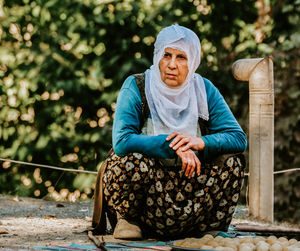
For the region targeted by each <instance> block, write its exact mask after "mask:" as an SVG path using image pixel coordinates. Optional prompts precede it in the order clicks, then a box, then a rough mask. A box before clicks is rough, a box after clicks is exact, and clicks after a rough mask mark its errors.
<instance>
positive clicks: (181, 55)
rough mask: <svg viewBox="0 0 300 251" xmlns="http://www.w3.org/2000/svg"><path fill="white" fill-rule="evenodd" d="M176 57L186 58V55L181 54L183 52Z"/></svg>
mask: <svg viewBox="0 0 300 251" xmlns="http://www.w3.org/2000/svg"><path fill="white" fill-rule="evenodd" d="M177 57H178V58H180V59H186V56H185V55H183V54H179V55H178V56H177Z"/></svg>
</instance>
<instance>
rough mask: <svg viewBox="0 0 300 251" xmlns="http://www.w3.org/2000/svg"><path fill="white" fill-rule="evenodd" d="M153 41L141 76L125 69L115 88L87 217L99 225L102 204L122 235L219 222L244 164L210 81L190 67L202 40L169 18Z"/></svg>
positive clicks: (231, 203) (175, 231)
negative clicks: (108, 147)
mask: <svg viewBox="0 0 300 251" xmlns="http://www.w3.org/2000/svg"><path fill="white" fill-rule="evenodd" d="M154 47H155V49H154V58H153V65H152V66H151V67H150V69H148V70H147V71H146V72H145V81H144V80H143V79H142V80H141V79H140V77H141V75H137V76H130V77H128V78H127V79H126V80H125V82H124V84H123V86H122V89H121V91H120V94H119V97H118V100H117V108H116V113H115V119H114V125H113V148H114V152H112V153H111V154H110V156H109V157H108V158H107V160H106V162H105V165H104V166H103V167H102V168H101V170H102V173H103V175H98V182H97V186H96V195H95V208H94V217H93V225H94V227H95V229H97V228H98V229H100V227H101V226H100V225H101V224H103V222H102V223H101V224H100V219H99V218H100V217H101V214H102V216H103V212H104V211H106V212H107V213H108V216H109V218H110V219H111V224H112V226H113V227H114V225H115V223H116V222H114V218H113V217H112V216H114V215H115V216H117V224H116V226H115V228H114V237H115V238H121V239H139V238H142V236H143V234H144V235H148V234H149V233H150V234H151V235H155V236H158V237H163V238H176V237H183V236H189V235H194V234H195V233H199V232H203V231H208V230H226V229H227V228H228V225H229V224H230V221H231V218H232V214H233V212H234V209H235V206H236V204H237V201H238V198H239V194H240V190H241V186H242V178H243V169H244V166H245V164H244V160H243V156H242V155H241V154H234V153H240V152H243V151H244V150H245V149H246V136H245V134H244V132H243V131H242V129H241V128H240V126H239V124H238V123H237V121H236V119H235V118H234V116H233V114H232V113H231V111H230V109H229V108H228V106H227V104H226V102H225V101H224V98H223V97H222V95H221V94H220V93H219V91H218V90H217V88H216V87H215V86H214V85H213V84H212V83H211V82H210V81H209V80H207V79H205V78H202V77H201V76H200V75H199V74H196V73H195V71H196V69H197V68H198V66H199V64H200V53H201V45H200V41H199V38H198V37H197V35H196V34H195V33H194V32H193V31H191V30H189V29H187V28H185V27H182V26H179V25H172V26H169V27H167V28H165V29H163V30H162V31H161V32H160V33H159V35H158V37H157V40H156V42H155V44H154ZM142 77H143V76H142ZM141 86H142V87H141ZM147 111H149V112H148V113H147ZM145 114H146V115H145ZM203 125H204V126H203ZM205 125H206V126H205ZM206 131H208V134H207V132H206ZM229 153H231V156H229V157H228V156H227V158H225V157H224V154H229ZM104 169H105V170H104ZM100 173H101V172H100ZM102 176H103V177H102ZM102 183H103V184H102ZM102 186H103V188H104V190H103V194H104V198H103V202H102V204H103V210H102V213H101V212H100V213H99V203H101V201H99V199H98V197H97V196H99V194H100V196H101V195H102V192H101V189H102ZM102 219H103V217H102ZM102 221H103V220H102Z"/></svg>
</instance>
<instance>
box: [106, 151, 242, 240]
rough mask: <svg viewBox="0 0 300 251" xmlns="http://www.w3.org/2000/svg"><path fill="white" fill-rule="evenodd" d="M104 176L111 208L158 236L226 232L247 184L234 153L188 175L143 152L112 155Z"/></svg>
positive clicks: (203, 164) (237, 157) (202, 166)
mask: <svg viewBox="0 0 300 251" xmlns="http://www.w3.org/2000/svg"><path fill="white" fill-rule="evenodd" d="M106 165H107V166H106V171H105V174H104V176H103V181H104V198H105V200H106V201H107V205H108V210H110V211H111V212H114V213H116V212H118V213H119V214H120V215H121V216H123V217H125V218H130V219H135V220H137V221H139V222H140V223H141V224H142V225H143V226H144V228H143V230H144V229H148V232H151V233H155V234H156V235H157V236H163V237H176V236H185V235H189V233H193V235H194V234H195V233H199V232H203V231H210V230H223V231H224V230H225V231H226V230H227V228H228V226H229V224H230V221H231V219H232V215H233V213H234V210H235V207H236V205H237V202H238V199H239V196H240V191H241V187H242V183H243V177H244V168H245V160H244V156H243V155H242V154H236V155H231V156H229V157H227V158H226V159H224V161H223V164H222V165H215V164H208V163H202V165H201V173H200V175H199V176H198V175H197V174H196V173H194V174H193V175H192V177H191V178H187V177H186V176H185V175H184V172H183V171H182V170H181V167H165V166H162V164H161V163H160V162H159V161H157V160H155V159H152V158H146V157H144V156H143V155H142V154H140V153H132V154H129V155H127V156H124V157H119V156H117V155H116V154H112V155H110V156H109V157H108V159H107V162H106Z"/></svg>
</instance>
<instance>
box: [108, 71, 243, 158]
mask: <svg viewBox="0 0 300 251" xmlns="http://www.w3.org/2000/svg"><path fill="white" fill-rule="evenodd" d="M203 80H204V83H205V88H206V94H207V104H208V111H209V121H208V129H209V131H210V134H209V135H205V136H201V137H202V139H203V141H204V143H205V148H204V150H203V157H204V159H207V158H210V157H211V156H214V155H218V154H225V153H238V152H243V151H245V149H246V147H247V138H246V135H245V133H244V132H243V130H242V129H241V127H240V125H239V124H238V122H237V121H236V119H235V117H234V116H233V114H232V112H231V111H230V109H229V107H228V105H227V104H226V102H225V100H224V98H223V96H222V95H221V94H220V92H219V90H218V89H217V88H216V87H215V86H214V85H213V84H212V83H211V82H210V81H209V80H208V79H206V78H203ZM141 120H142V99H141V95H140V91H139V89H138V87H137V85H136V81H135V78H134V77H133V76H130V77H128V78H127V79H126V80H125V82H124V84H123V86H122V88H121V90H120V93H119V96H118V99H117V107H116V112H115V117H114V123H113V148H114V151H115V153H116V154H117V155H119V156H125V155H126V154H128V153H133V152H138V153H142V154H145V155H147V156H149V157H154V158H168V159H170V158H174V157H175V156H176V153H175V151H174V150H173V149H172V148H170V147H169V144H170V142H171V141H166V137H167V136H168V135H166V134H161V135H157V136H149V135H143V134H141V129H142V128H141V127H142V126H143V125H141Z"/></svg>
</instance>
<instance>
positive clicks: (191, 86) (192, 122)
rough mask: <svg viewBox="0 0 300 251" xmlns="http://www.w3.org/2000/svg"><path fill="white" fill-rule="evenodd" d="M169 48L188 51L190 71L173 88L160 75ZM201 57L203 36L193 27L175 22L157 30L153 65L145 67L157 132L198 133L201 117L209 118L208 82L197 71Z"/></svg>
mask: <svg viewBox="0 0 300 251" xmlns="http://www.w3.org/2000/svg"><path fill="white" fill-rule="evenodd" d="M166 48H174V49H178V50H181V51H184V52H185V54H186V55H187V59H188V62H187V63H188V70H189V72H188V75H187V77H186V79H185V81H184V83H183V84H182V85H181V86H180V87H179V88H170V87H168V86H167V85H166V84H165V83H164V82H163V81H162V79H161V75H160V70H159V61H160V60H161V58H162V56H163V54H164V52H165V49H166ZM200 60H201V44H200V40H199V38H198V37H197V35H196V34H195V33H194V32H193V31H191V30H190V29H187V28H185V27H182V26H179V25H172V26H169V27H166V28H164V29H163V30H162V31H161V32H160V33H159V34H158V36H157V39H156V42H155V44H154V56H153V65H152V66H151V67H150V69H148V70H147V71H146V82H145V92H146V98H147V102H148V105H149V109H150V113H151V117H152V122H153V130H154V135H158V134H170V133H171V132H183V133H187V134H189V135H193V136H196V134H197V125H198V118H199V117H201V118H203V119H205V120H208V118H209V113H208V108H207V97H206V90H205V85H204V82H203V79H202V77H201V76H200V75H199V74H196V73H195V71H196V69H197V68H198V66H199V64H200Z"/></svg>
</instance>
